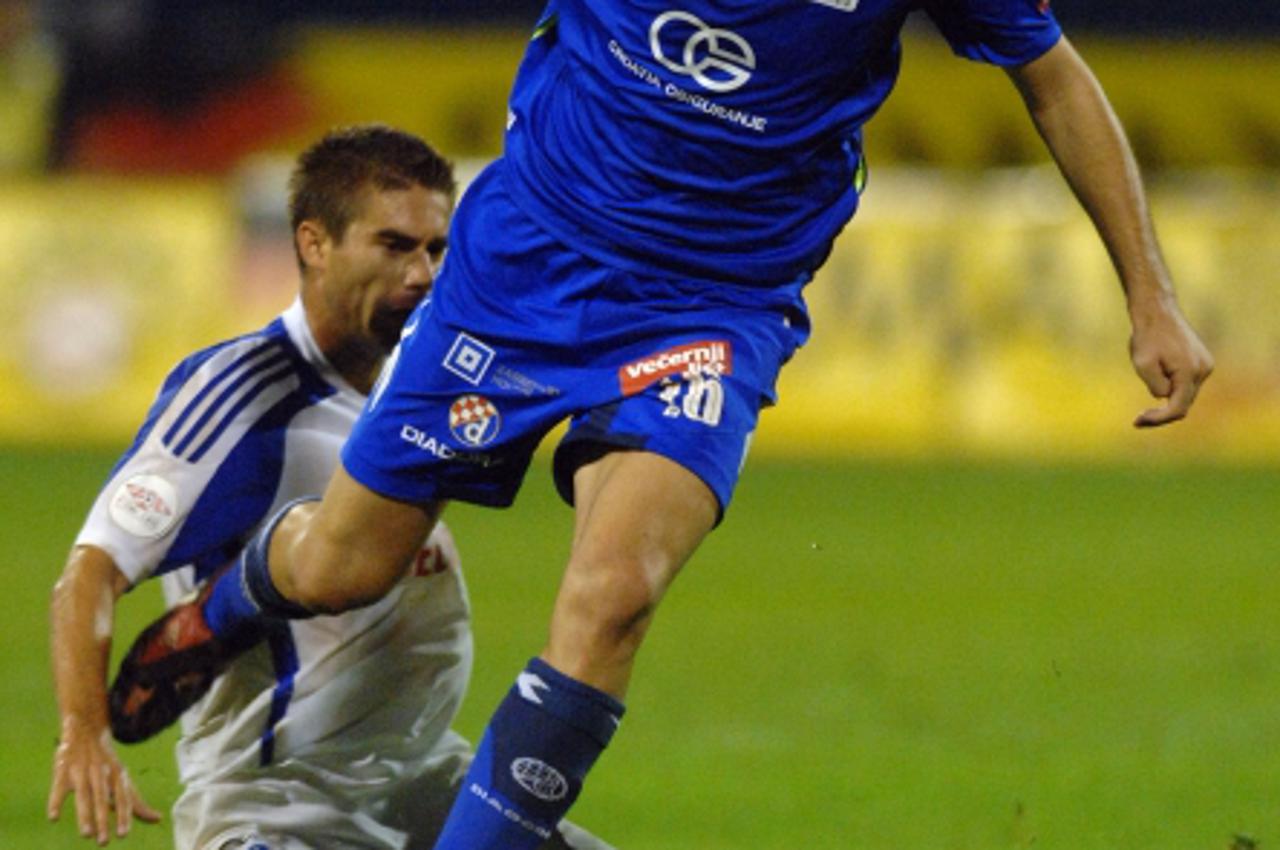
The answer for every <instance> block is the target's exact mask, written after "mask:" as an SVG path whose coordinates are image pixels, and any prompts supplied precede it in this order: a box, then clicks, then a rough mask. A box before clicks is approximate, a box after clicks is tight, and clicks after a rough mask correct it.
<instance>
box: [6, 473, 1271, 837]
mask: <svg viewBox="0 0 1280 850" xmlns="http://www.w3.org/2000/svg"><path fill="white" fill-rule="evenodd" d="M113 459H114V457H113V455H112V454H111V453H97V452H51V451H46V452H30V451H17V450H10V451H6V452H0V477H2V478H3V480H4V482H5V487H4V488H3V496H0V499H3V510H2V511H0V523H2V526H0V528H2V530H3V533H4V539H5V541H6V543H7V544H8V545H7V547H6V548H7V552H8V559H9V560H8V566H7V568H6V569H5V570H4V572H3V575H4V576H5V577H6V579H7V580H8V581H7V589H6V592H5V593H4V594H3V595H0V612H2V613H3V623H4V637H5V651H4V652H3V661H0V664H3V667H2V668H0V669H2V670H3V674H4V675H3V682H4V683H5V688H4V693H5V696H4V698H3V705H4V708H5V711H4V720H5V722H4V723H3V724H0V752H3V754H4V755H3V757H2V758H0V789H2V793H0V848H63V847H67V848H70V847H84V846H90V845H89V844H87V843H86V842H84V841H83V840H81V839H79V838H77V837H76V836H75V829H74V826H73V824H74V813H73V809H72V808H71V807H68V810H67V811H66V812H65V813H64V816H63V822H62V823H59V824H57V825H52V826H51V825H49V824H47V823H46V822H45V820H44V815H43V811H44V801H45V797H46V795H47V793H48V781H49V760H50V756H51V754H52V751H53V746H54V740H55V737H56V735H57V718H56V712H55V709H54V703H53V696H52V688H51V685H50V681H49V665H48V660H47V656H48V638H47V608H48V592H49V588H50V586H51V585H52V583H53V581H54V579H55V578H56V576H57V573H58V571H59V569H60V567H61V562H62V559H63V556H64V554H65V551H66V548H67V546H68V545H69V543H70V540H71V537H72V536H73V535H74V533H75V530H76V528H77V527H78V525H79V522H80V520H81V517H82V515H83V513H84V511H85V509H86V508H87V505H88V503H89V500H90V498H91V497H92V495H93V494H94V492H95V491H96V489H97V487H98V486H99V485H100V483H101V481H102V480H103V478H104V476H105V475H106V473H107V470H108V469H109V467H110V464H111V462H112V461H113ZM1278 509H1280V474H1278V473H1277V472H1276V471H1275V470H1257V469H1223V468H1177V469H1168V468H1161V469H1156V468H1148V467H1134V468H1073V467H1063V466H1054V467H1034V466H1026V465H1002V464H980V463H973V464H955V463H953V464H925V463H889V462H876V463H870V462H853V461H849V462H830V463H824V464H816V463H815V464H807V465H806V464H788V463H781V462H764V461H758V462H753V463H751V464H749V465H748V468H747V471H746V474H745V476H744V478H743V482H742V485H741V487H740V490H739V493H738V496H737V500H736V502H735V504H734V506H733V507H732V509H731V510H730V512H729V515H728V517H727V519H726V521H725V523H724V526H723V527H722V528H721V529H720V530H719V531H717V532H716V533H715V534H714V535H713V536H712V538H711V539H710V540H709V541H708V543H707V545H706V546H705V547H704V548H703V550H702V551H701V552H700V553H699V554H698V555H697V556H696V557H695V559H694V560H693V562H692V563H691V564H690V565H689V566H688V567H687V568H686V571H685V574H684V575H683V576H682V577H681V578H680V580H679V581H677V582H676V584H675V586H674V588H673V589H672V591H671V592H670V594H669V595H668V598H667V600H666V601H665V602H664V603H663V606H662V608H661V609H660V610H659V612H658V616H657V621H656V623H655V625H654V628H653V631H652V633H651V636H650V638H649V640H648V642H647V644H646V647H645V649H644V651H643V653H642V655H641V658H640V662H639V665H638V669H637V672H636V677H635V684H634V685H633V688H632V692H631V695H630V698H629V700H628V704H629V713H628V717H627V720H626V722H625V723H624V724H623V728H622V731H621V732H620V734H619V735H618V737H617V738H616V739H615V741H614V744H613V746H612V747H611V748H610V750H609V752H608V753H607V754H606V755H605V757H604V759H603V760H602V762H601V764H600V765H599V766H598V767H597V769H596V771H595V772H594V774H593V776H592V779H591V781H590V782H589V783H588V787H587V790H586V792H585V794H584V796H583V798H582V800H581V801H580V802H579V805H578V807H577V808H576V810H575V812H574V817H575V819H576V820H578V821H579V822H581V823H583V824H584V825H586V826H588V827H590V828H592V829H593V830H595V831H597V832H598V833H600V834H601V835H603V836H605V837H607V838H609V839H611V840H612V841H613V842H614V843H616V844H617V845H619V847H621V848H623V849H624V850H719V848H748V850H773V849H774V848H777V850H782V848H787V850H792V848H841V850H843V848H850V849H851V850H856V849H857V848H889V849H890V850H896V848H904V850H905V849H906V848H910V850H915V848H930V850H944V848H966V849H967V848H972V850H987V849H988V848H998V849H999V850H1003V848H1030V847H1034V848H1037V850H1040V848H1060V850H1090V848H1098V850H1104V848H1105V850H1112V848H1124V850H1131V849H1132V848H1152V850H1181V848H1186V850H1193V848H1194V850H1226V848H1229V847H1231V846H1232V845H1233V843H1235V844H1236V845H1237V846H1248V842H1255V843H1256V845H1257V847H1259V848H1261V850H1266V848H1268V847H1276V848H1280V627H1278V622H1277V619H1278V618H1277V612H1280V578H1277V574H1276V570H1277V553H1278V551H1280V546H1277V534H1276V531H1275V528H1276V520H1277V514H1278V513H1280V511H1278ZM449 521H450V524H451V525H452V526H453V528H454V531H455V534H456V535H457V537H458V540H459V543H460V545H461V547H462V551H463V558H464V563H465V567H466V570H467V574H468V579H469V582H470V585H471V592H472V599H473V603H474V606H475V609H476V633H477V648H478V661H477V670H476V676H475V680H474V682H473V687H472V692H471V697H470V700H469V702H468V704H467V706H466V707H465V709H464V714H463V716H462V717H461V718H460V720H459V723H458V727H459V729H460V730H461V731H463V732H464V733H465V734H468V735H469V736H471V737H472V738H475V737H477V736H478V734H479V732H480V730H481V728H482V727H483V724H484V722H485V719H486V718H487V717H488V714H489V712H490V711H491V710H492V708H493V706H494V705H495V704H496V703H497V701H498V700H499V699H500V697H501V694H502V693H503V692H504V691H505V689H506V688H507V686H508V684H509V682H510V681H511V678H512V676H513V675H514V673H515V672H516V671H517V670H518V669H519V668H520V667H521V665H522V664H523V663H524V660H525V659H526V658H527V657H528V656H529V655H531V654H533V653H534V652H536V651H537V649H538V648H539V646H540V644H541V641H542V639H543V634H544V630H545V623H546V619H547V615H548V612H549V610H550V606H551V602H552V598H553V595H554V592H555V586H556V583H557V577H558V572H559V567H560V563H561V562H562V561H563V558H564V556H565V554H566V549H567V545H568V539H569V523H570V514H569V512H568V511H567V510H566V509H564V508H563V507H561V506H560V505H559V503H558V502H557V501H556V499H555V497H554V495H553V493H552V488H551V487H550V485H549V476H548V475H547V473H546V471H545V469H544V468H542V467H536V468H535V470H534V471H533V472H532V473H531V475H530V480H529V482H528V484H527V485H526V489H525V492H524V493H523V494H522V496H521V500H520V502H519V503H518V504H517V506H516V507H515V508H514V509H513V510H511V511H506V512H486V511H481V510H477V509H468V508H464V507H456V508H452V509H451V510H450V514H449ZM149 591H151V588H143V589H142V590H140V591H138V592H136V593H134V594H131V596H130V597H128V598H126V600H125V603H126V604H125V605H124V609H123V611H122V616H121V624H120V629H119V632H118V633H121V634H128V635H132V634H133V632H134V631H136V629H137V628H139V627H140V626H141V625H142V624H143V623H144V622H145V621H147V620H149V619H151V617H152V616H153V613H154V606H157V605H158V604H159V602H158V594H156V593H154V592H149ZM135 597H136V598H135ZM123 642H124V641H120V643H123ZM119 649H120V647H119V646H117V651H118V650H119ZM172 744H173V737H172V736H171V735H170V736H166V737H162V738H161V739H159V740H158V741H155V742H151V743H149V744H147V745H143V746H141V747H122V748H121V752H122V753H123V755H124V758H125V760H126V762H127V763H128V765H129V766H130V768H131V770H132V772H133V774H134V776H135V778H136V780H137V781H138V783H139V784H140V786H141V788H142V789H143V792H144V794H145V796H146V797H147V798H148V800H149V801H150V802H151V803H152V804H153V805H157V806H160V807H164V806H166V805H167V804H168V803H169V802H170V801H171V800H172V798H173V796H174V792H175V782H176V778H175V770H174V768H173V766H172V760H171V748H172ZM1237 836H1243V837H1242V838H1237ZM1241 842H1245V843H1241ZM169 843H170V842H169V832H168V825H167V824H164V825H161V826H159V827H147V826H146V825H141V824H139V825H136V826H135V832H134V834H133V835H132V836H131V837H130V838H129V839H127V840H126V842H125V844H124V845H122V846H132V847H134V848H161V847H167V846H169Z"/></svg>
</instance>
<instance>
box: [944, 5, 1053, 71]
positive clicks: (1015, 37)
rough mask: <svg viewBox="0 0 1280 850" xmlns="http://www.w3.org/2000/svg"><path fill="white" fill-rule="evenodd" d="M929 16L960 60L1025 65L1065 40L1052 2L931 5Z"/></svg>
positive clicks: (1002, 64)
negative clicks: (1050, 5) (1062, 39)
mask: <svg viewBox="0 0 1280 850" xmlns="http://www.w3.org/2000/svg"><path fill="white" fill-rule="evenodd" d="M924 10H925V12H926V13H927V14H928V15H929V17H930V18H932V19H933V22H934V23H935V24H937V26H938V29H939V30H940V31H941V32H942V35H943V37H944V38H946V40H947V42H948V43H949V44H950V45H951V49H952V50H953V51H954V52H955V53H956V54H957V55H959V56H963V57H965V58H966V59H973V60H976V61H979V62H988V63H990V64H992V65H1000V66H1011V65H1022V64H1025V63H1027V62H1030V61H1032V60H1033V59H1037V58H1039V57H1040V56H1042V55H1043V54H1044V53H1046V52H1047V51H1048V50H1049V48H1051V47H1053V46H1054V45H1055V44H1057V43H1058V40H1059V39H1060V38H1062V29H1061V28H1060V27H1059V26H1058V22H1057V20H1056V19H1055V18H1054V16H1053V13H1052V12H1051V11H1050V10H1049V2H1048V0H926V2H925V3H924Z"/></svg>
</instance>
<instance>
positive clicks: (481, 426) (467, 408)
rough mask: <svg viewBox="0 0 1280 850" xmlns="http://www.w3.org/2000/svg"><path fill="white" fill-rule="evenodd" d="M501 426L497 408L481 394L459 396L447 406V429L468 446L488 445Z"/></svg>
mask: <svg viewBox="0 0 1280 850" xmlns="http://www.w3.org/2000/svg"><path fill="white" fill-rule="evenodd" d="M501 428H502V417H501V416H499V415H498V408H497V407H495V406H494V404H493V402H491V401H489V399H487V398H485V397H484V396H482V395H474V394H471V395H464V396H459V397H458V398H457V399H455V400H454V402H453V404H452V405H450V406H449V430H450V431H451V432H452V433H453V436H454V437H456V438H458V440H460V441H461V442H463V443H466V444H467V445H468V446H474V447H476V448H479V447H480V446H486V445H488V444H489V443H491V442H493V440H494V438H495V437H497V436H498V431H500V430H501Z"/></svg>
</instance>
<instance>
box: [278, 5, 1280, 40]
mask: <svg viewBox="0 0 1280 850" xmlns="http://www.w3.org/2000/svg"><path fill="white" fill-rule="evenodd" d="M545 5H546V4H545V2H544V0H427V2H424V0H380V2H377V3H352V2H350V0H316V2H310V0H308V1H307V2H304V0H288V2H284V3H281V4H280V8H281V11H282V13H284V14H287V15H289V16H296V17H299V18H310V19H316V18H326V19H331V20H339V21H348V22H349V21H361V20H362V21H370V20H374V21H376V20H381V21H384V22H385V21H416V22H422V23H440V22H447V23H454V22H456V23H474V22H497V21H502V22H510V23H527V22H530V21H533V20H534V19H536V18H537V16H538V13H539V12H540V11H541V10H542V8H543V7H544V6H545ZM1054 9H1055V11H1056V13H1057V15H1058V17H1059V18H1060V19H1061V21H1062V22H1063V24H1064V25H1066V26H1068V27H1070V28H1072V29H1079V30H1091V31H1096V30H1101V31H1113V32H1117V33H1126V34H1129V33H1143V34H1157V35H1172V36H1178V37H1183V38H1200V37H1204V36H1220V35H1225V36H1240V37H1250V38H1257V37H1260V36H1265V35H1270V36H1271V37H1276V38H1280V2H1276V0H1215V2H1203V0H1057V2H1055V3H1054Z"/></svg>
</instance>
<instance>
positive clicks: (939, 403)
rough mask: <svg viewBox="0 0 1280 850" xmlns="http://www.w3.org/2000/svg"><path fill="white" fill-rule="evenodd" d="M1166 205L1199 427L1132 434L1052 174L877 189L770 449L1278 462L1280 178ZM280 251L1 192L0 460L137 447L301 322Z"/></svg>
mask: <svg viewBox="0 0 1280 850" xmlns="http://www.w3.org/2000/svg"><path fill="white" fill-rule="evenodd" d="M1153 205H1154V208H1155V212H1156V216H1157V219H1158V223H1159V228H1160V232H1161V235H1162V238H1163V243H1164V248H1165V252H1166V254H1167V255H1168V258H1169V262H1170V265H1171V266H1172V268H1173V269H1174V270H1175V275H1176V278H1177V283H1178V287H1179V291H1180V293H1181V299H1182V302H1183V304H1184V307H1185V309H1186V312H1187V314H1188V316H1190V318H1191V319H1192V321H1193V322H1194V323H1195V324H1196V326H1197V327H1199V328H1200V329H1201V330H1202V331H1203V333H1204V336H1205V338H1206V340H1207V341H1208V342H1209V344H1210V346H1211V348H1212V349H1213V350H1214V353H1215V355H1216V356H1217V359H1218V370H1217V373H1216V374H1215V375H1214V377H1213V379H1212V380H1211V381H1210V382H1209V383H1208V384H1207V385H1206V388H1205V390H1204V392H1203V394H1202V397H1201V399H1200V402H1199V404H1198V406H1197V409H1196V410H1195V411H1194V414H1193V416H1192V417H1191V418H1190V420H1189V421H1187V422H1185V423H1181V424H1179V425H1178V426H1176V427H1174V428H1171V429H1166V430H1162V431H1160V432H1156V433H1142V434H1139V433H1136V432H1135V431H1134V429H1132V428H1131V427H1130V425H1129V422H1130V421H1131V420H1132V419H1133V418H1134V416H1136V415H1137V413H1138V412H1139V411H1140V410H1141V409H1143V407H1145V406H1146V405H1147V404H1149V403H1151V402H1150V400H1149V399H1148V398H1147V397H1146V393H1145V391H1144V389H1143V387H1142V386H1141V384H1140V383H1139V381H1138V379H1137V378H1136V377H1135V376H1134V374H1133V372H1132V369H1131V367H1130V366H1129V363H1128V357H1127V351H1126V347H1127V334H1128V323H1127V321H1126V317H1125V312H1124V302H1123V298H1122V295H1121V292H1120V289H1119V286H1118V284H1117V282H1116V280H1115V276H1114V273H1113V272H1112V270H1111V268H1110V265H1109V263H1108V260H1107V257H1106V255H1105V253H1104V251H1103V250H1102V248H1101V246H1100V244H1099V243H1098V240H1097V238H1096V236H1095V235H1094V234H1093V231H1092V228H1091V225H1090V224H1089V222H1088V220H1087V219H1086V218H1085V216H1084V214H1083V213H1082V212H1081V211H1080V210H1079V208H1078V206H1077V205H1076V203H1075V201H1074V200H1073V199H1072V198H1071V197H1070V195H1069V194H1068V192H1067V190H1066V189H1065V188H1064V186H1063V184H1062V182H1061V179H1060V178H1059V177H1058V176H1057V175H1056V174H1055V173H1053V172H1052V171H1051V170H1050V169H1031V170H1026V169H1019V170H1011V171H1004V172H986V173H953V172H938V171H918V172H913V171H903V170H893V169H881V170H879V171H873V173H872V180H871V184H870V186H869V188H868V192H867V194H866V198H865V201H864V208H863V210H862V211H861V212H860V213H859V215H858V217H857V218H856V219H855V220H854V222H853V223H852V224H851V225H850V226H849V227H848V228H847V230H846V231H845V233H844V234H842V236H841V237H840V239H839V240H838V241H837V244H836V247H835V250H834V252H833V253H832V256H831V258H830V260H829V262H828V263H827V264H826V266H825V267H824V268H823V269H822V270H821V272H820V273H819V274H818V276H817V279H816V280H815V282H814V283H813V284H812V285H811V286H810V287H809V289H808V292H807V295H808V299H809V303H810V306H811V308H812V316H813V323H814V332H813V336H812V339H811V341H810V343H809V344H808V345H806V346H805V347H804V348H803V349H801V351H800V352H799V353H798V354H797V356H796V357H795V359H794V361H793V362H792V363H791V364H789V365H788V366H787V368H786V369H785V370H784V372H783V376H782V380H781V382H780V392H781V403H780V405H779V406H778V407H777V408H774V409H771V410H768V411H766V412H765V413H764V415H763V417H762V421H761V427H760V430H759V433H758V435H757V439H756V441H755V446H754V449H753V450H754V451H756V452H758V453H785V454H822V453H832V452H839V453H849V452H852V453H860V454H885V453H889V454H930V455H932V454H952V455H954V454H973V453H977V454H983V455H1013V456H1030V457H1048V456H1058V457H1070V458H1095V457H1130V456H1142V455H1147V454H1166V453H1168V454H1176V455H1185V456H1188V457H1206V456H1207V457H1215V458H1221V457H1226V458H1248V459H1275V458H1280V371H1278V370H1277V369H1276V366H1277V365H1278V364H1277V361H1278V358H1280V178H1278V177H1275V176H1272V177H1258V176H1253V177H1239V176H1237V177H1233V176H1231V175H1229V174H1222V175H1217V176H1213V175H1202V176H1200V177H1196V178H1185V179H1183V180H1181V181H1179V182H1176V183H1170V182H1167V181H1165V182H1162V183H1160V184H1159V185H1158V186H1156V187H1155V189H1154V191H1153ZM271 241H272V242H273V243H279V244H275V245H274V248H273V249H272V250H270V251H266V252H265V253H264V252H263V251H262V248H261V246H257V247H255V245H254V243H253V242H252V241H251V240H248V239H246V238H245V236H244V234H242V233H241V232H240V228H239V224H238V219H237V213H236V210H235V207H234V205H233V204H232V203H231V202H230V201H229V200H228V197H227V194H226V192H225V191H224V190H222V189H220V188H219V187H218V186H215V185H209V184H204V183H197V182H169V183H148V184H137V183H130V182H94V181H89V182H85V181H70V182H57V183H51V184H36V183H30V184H22V185H9V186H4V187H0V440H2V441H6V442H15V441H16V442H24V443H29V442H56V443H67V442H80V441H93V442H109V443H113V444H117V445H118V444H121V443H123V442H124V441H126V440H127V439H129V437H130V435H131V434H132V433H133V429H134V428H135V427H136V425H137V423H138V422H139V421H140V419H141V417H142V416H143V414H144V413H145V411H146V408H147V405H148V404H149V402H150V400H151V398H152V397H153V395H154V393H155V390H156V388H157V387H158V386H159V384H160V382H161V381H162V380H163V377H164V375H165V374H166V372H167V370H168V369H169V368H171V367H172V365H173V364H175V363H176V362H177V361H178V360H179V359H181V358H182V357H183V356H185V355H186V354H187V353H189V352H191V351H192V350H194V349H196V348H198V347H200V346H202V345H206V344H208V343H210V342H213V341H215V340H217V339H219V338H222V337H225V336H228V335H231V334H233V333H239V332H244V331H248V330H252V329H253V328H256V327H258V326H259V325H260V324H262V323H263V322H264V321H266V320H267V319H269V318H270V316H271V315H272V314H273V313H274V312H275V311H276V310H278V309H280V308H281V307H283V306H284V304H285V303H287V300H288V299H289V297H290V296H291V292H292V291H293V287H294V286H295V285H296V282H295V280H294V272H293V269H292V267H291V265H292V257H291V254H290V253H289V248H288V242H287V236H286V235H285V234H283V233H274V234H272V235H271Z"/></svg>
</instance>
